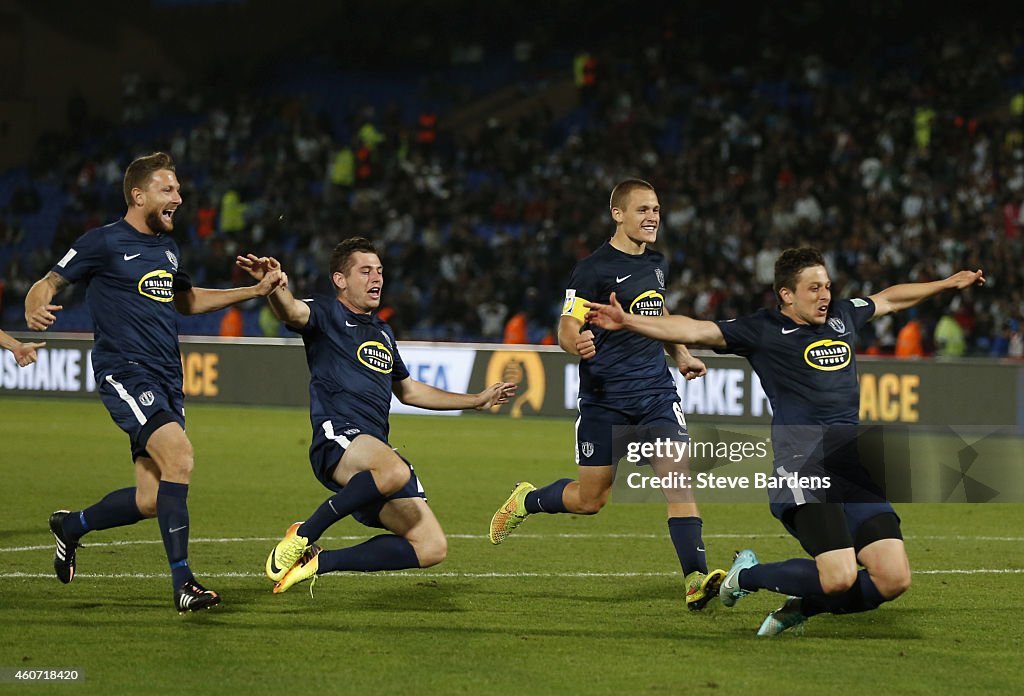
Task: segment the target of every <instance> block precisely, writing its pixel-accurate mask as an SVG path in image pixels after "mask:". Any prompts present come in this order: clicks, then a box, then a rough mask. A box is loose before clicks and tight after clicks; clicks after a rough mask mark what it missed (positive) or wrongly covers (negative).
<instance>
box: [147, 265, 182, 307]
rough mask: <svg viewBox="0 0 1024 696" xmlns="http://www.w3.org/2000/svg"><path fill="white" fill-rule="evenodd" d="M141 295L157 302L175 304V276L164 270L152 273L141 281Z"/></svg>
mask: <svg viewBox="0 0 1024 696" xmlns="http://www.w3.org/2000/svg"><path fill="white" fill-rule="evenodd" d="M139 294H140V295H142V296H143V297H148V298H149V299H151V300H156V301H157V302H173V301H174V276H172V275H171V274H170V273H168V272H167V271H165V270H163V269H161V270H159V271H150V272H149V273H147V274H146V275H144V276H142V280H140V281H139Z"/></svg>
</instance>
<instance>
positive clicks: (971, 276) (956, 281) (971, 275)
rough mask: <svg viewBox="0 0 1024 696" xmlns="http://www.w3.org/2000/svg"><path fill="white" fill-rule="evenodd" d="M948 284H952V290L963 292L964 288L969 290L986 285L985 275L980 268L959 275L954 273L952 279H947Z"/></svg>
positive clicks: (961, 272)
mask: <svg viewBox="0 0 1024 696" xmlns="http://www.w3.org/2000/svg"><path fill="white" fill-rule="evenodd" d="M946 282H947V283H949V284H950V286H949V287H950V288H956V289H957V290H963V289H964V288H969V287H971V286H972V285H984V284H985V274H984V273H983V272H982V270H981V269H980V268H979V269H978V270H976V271H960V272H959V273H954V274H953V275H951V276H950V277H948V278H946Z"/></svg>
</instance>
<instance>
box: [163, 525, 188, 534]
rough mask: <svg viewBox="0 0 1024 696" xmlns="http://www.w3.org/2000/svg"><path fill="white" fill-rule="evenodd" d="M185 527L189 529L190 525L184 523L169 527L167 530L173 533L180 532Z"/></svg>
mask: <svg viewBox="0 0 1024 696" xmlns="http://www.w3.org/2000/svg"><path fill="white" fill-rule="evenodd" d="M183 529H188V525H187V524H186V525H184V526H182V527H176V528H174V529H168V530H167V531H168V532H170V533H171V534H174V533H175V532H180V531H181V530H183Z"/></svg>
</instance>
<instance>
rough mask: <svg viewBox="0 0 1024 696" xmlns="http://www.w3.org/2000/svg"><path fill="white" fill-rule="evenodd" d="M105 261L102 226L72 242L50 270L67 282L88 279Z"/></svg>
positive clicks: (105, 240) (105, 250)
mask: <svg viewBox="0 0 1024 696" xmlns="http://www.w3.org/2000/svg"><path fill="white" fill-rule="evenodd" d="M106 263H107V239H106V236H105V235H104V234H103V231H102V228H96V229H94V230H89V231H88V232H86V233H85V234H83V235H82V236H81V237H79V238H78V239H76V240H75V242H74V244H72V245H71V248H70V249H69V250H68V253H66V254H64V257H63V258H61V260H60V261H58V262H57V264H56V265H55V266H54V267H53V268H51V269H50V270H51V271H53V272H54V273H56V274H57V275H59V276H61V277H62V278H64V279H65V280H67V281H68V282H69V283H77V282H78V281H80V280H82V279H89V278H91V277H92V276H94V275H95V274H96V273H99V272H100V271H101V270H102V269H103V267H104V266H105V265H106Z"/></svg>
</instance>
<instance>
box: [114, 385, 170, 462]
mask: <svg viewBox="0 0 1024 696" xmlns="http://www.w3.org/2000/svg"><path fill="white" fill-rule="evenodd" d="M99 393H100V399H102V400H103V405H104V406H106V407H107V411H109V412H110V417H111V418H113V419H114V422H115V423H117V427H119V428H121V430H123V431H125V432H126V433H128V437H129V439H130V441H131V448H132V460H133V461H134V460H135V459H137V458H139V457H148V456H149V454H147V452H146V443H147V442H149V437H150V435H152V434H153V433H154V432H155V431H156V430H157V428H159V427H161V426H163V425H166V424H167V423H177V424H178V425H180V426H181V428H182V430H184V429H185V395H184V394H183V393H182V391H181V385H180V384H178V385H170V384H167V383H166V382H164V381H163V380H161V379H158V378H157V377H155V376H154V375H152V374H150V373H149V372H147V371H146V370H145V369H143V368H142V367H140V366H137V365H126V366H125V367H124V368H122V369H119V370H116V371H115V372H113V373H111V374H107V375H103V376H102V377H101V378H100V379H99Z"/></svg>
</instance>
